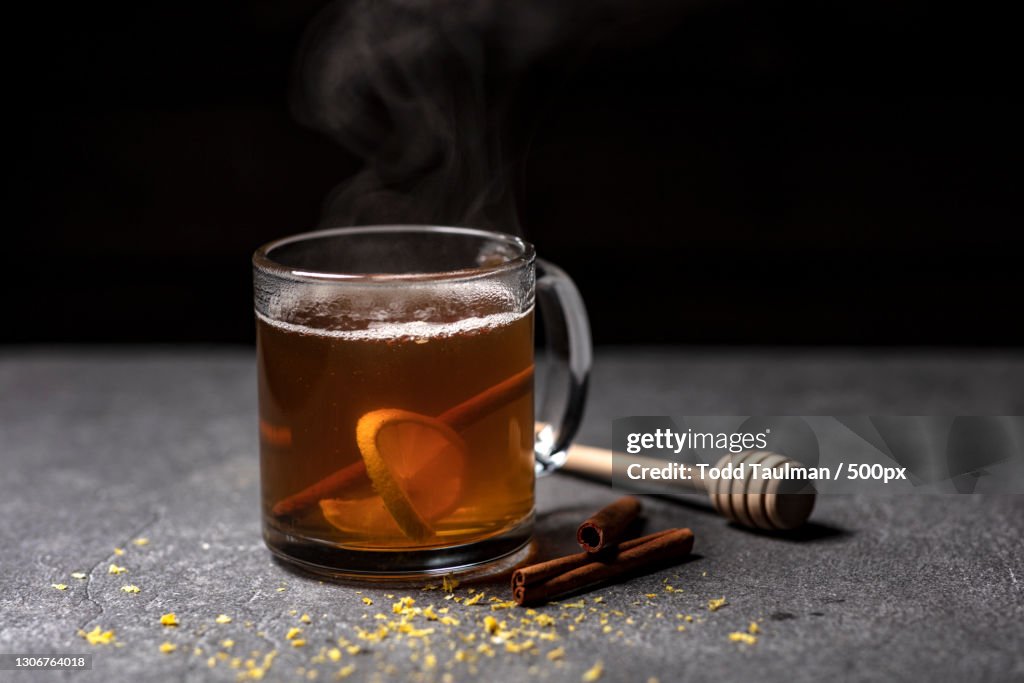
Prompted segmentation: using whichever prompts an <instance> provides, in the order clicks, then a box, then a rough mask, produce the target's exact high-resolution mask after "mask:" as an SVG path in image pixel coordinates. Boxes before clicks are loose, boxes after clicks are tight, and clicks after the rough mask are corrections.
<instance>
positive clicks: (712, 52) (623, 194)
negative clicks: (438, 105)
mask: <svg viewBox="0 0 1024 683" xmlns="http://www.w3.org/2000/svg"><path fill="white" fill-rule="evenodd" d="M322 4H323V3H320V2H314V1H312V0H307V1H305V2H283V3H272V2H265V1H264V2H245V3H243V2H232V3H199V2H176V3H173V4H172V3H163V4H160V3H155V4H139V5H135V6H130V7H113V6H105V5H103V4H99V5H96V4H79V5H66V6H54V5H38V6H36V7H35V8H34V9H32V10H30V11H28V12H27V13H26V14H24V16H20V17H19V18H18V19H17V20H16V21H13V22H11V23H10V24H9V26H11V28H12V30H13V31H14V32H15V33H16V34H17V36H16V38H15V41H14V43H12V44H9V45H8V48H7V50H8V52H9V53H10V54H8V60H7V61H8V66H9V68H10V70H11V71H12V72H13V78H12V80H10V81H9V82H8V84H7V99H8V102H9V106H10V108H11V109H12V110H14V111H15V112H16V113H18V114H19V115H20V116H19V123H18V124H17V125H11V126H10V127H8V130H7V132H8V136H9V138H8V149H9V151H10V156H8V159H9V160H10V163H9V171H12V175H13V176H14V180H13V182H11V183H9V189H11V190H13V194H12V197H13V200H12V203H11V204H10V205H9V208H10V209H11V211H10V213H9V214H8V215H9V218H8V221H7V230H6V234H7V236H8V238H9V240H11V241H12V242H13V245H14V246H13V248H12V249H11V250H10V251H9V252H8V256H9V258H8V259H7V264H6V266H5V269H4V271H5V278H6V279H8V280H9V285H8V286H7V287H6V288H5V291H6V293H7V297H6V300H5V304H4V306H5V309H6V318H7V322H6V324H5V325H4V334H3V336H2V340H3V341H4V342H15V343H30V342H239V343H248V342H250V341H251V340H252V338H253V321H252V309H251V304H250V296H251V290H250V286H251V285H250V282H251V280H250V265H249V256H250V254H251V252H252V250H253V249H254V248H255V247H256V246H258V245H259V244H261V243H263V242H265V241H267V240H270V239H272V238H275V237H279V236H282V235H285V234H289V233H294V232H299V231H303V230H307V229H311V228H314V227H317V226H318V224H319V222H320V218H321V211H322V207H323V202H324V200H325V198H326V196H327V195H328V193H329V192H330V190H331V189H332V188H333V187H334V186H336V185H337V184H338V183H339V182H341V181H343V180H344V179H346V178H348V177H350V176H351V175H352V174H353V173H354V172H355V171H356V170H357V169H358V168H359V163H358V161H357V160H356V159H355V158H353V157H352V156H350V155H349V154H348V153H347V152H346V151H345V150H343V149H342V148H340V147H339V146H338V145H336V144H335V143H333V142H332V141H330V140H329V139H328V138H326V137H324V136H323V135H321V134H320V133H317V132H315V131H312V130H309V129H307V128H304V127H302V126H301V125H300V124H298V123H297V122H296V121H295V119H294V118H293V117H292V115H291V113H290V111H289V102H288V91H289V84H290V82H291V80H292V76H293V72H292V70H293V66H294V64H293V61H294V57H295V54H296V49H297V46H298V43H299V40H300V38H301V36H302V33H303V29H304V27H305V26H307V25H308V23H309V21H310V20H311V18H312V17H313V16H314V15H315V14H316V13H317V11H318V10H319V9H320V7H321V5H322ZM640 6H641V5H639V4H638V5H637V7H640ZM624 26H625V28H624V29H623V30H624V31H628V30H630V29H629V28H628V26H629V24H628V22H624ZM1016 26H1017V24H1016V23H1015V22H1012V21H1010V18H1009V17H1005V16H999V15H996V14H993V13H991V12H989V11H988V10H983V9H980V8H979V5H976V4H974V5H972V4H963V5H960V6H959V7H950V8H948V9H947V8H944V7H941V6H937V5H934V4H929V3H915V2H847V3H828V2H825V3H822V2H771V1H769V2H759V1H752V2H724V3H706V4H702V5H700V6H695V7H694V8H692V9H690V10H688V11H687V12H686V13H685V14H680V16H678V17H677V18H675V19H673V20H672V21H671V22H667V23H666V24H665V25H664V26H662V27H661V30H659V31H656V32H652V33H651V34H650V35H649V36H648V35H639V36H637V37H636V39H634V40H627V41H605V42H602V41H601V40H595V41H594V44H593V45H592V46H591V48H590V49H588V50H587V51H586V52H585V53H582V54H581V53H580V52H578V51H577V52H575V53H574V54H573V55H572V59H567V58H566V56H565V55H559V54H557V53H556V54H552V55H550V56H549V57H548V58H546V59H545V60H542V61H541V62H539V63H537V64H535V65H534V66H533V67H532V68H531V69H530V70H529V71H528V72H527V73H525V74H524V75H523V82H522V83H521V87H520V88H519V90H518V94H517V98H518V99H517V101H516V102H515V111H517V112H522V113H524V115H522V116H521V117H519V119H518V120H519V121H520V122H521V124H520V129H519V130H516V131H514V132H515V139H519V140H524V141H527V142H528V146H527V145H525V144H524V146H523V148H522V150H521V151H522V154H521V158H520V159H519V161H520V162H521V163H520V167H519V169H518V173H517V174H516V182H517V185H516V194H517V198H518V205H519V210H520V218H521V223H522V230H523V232H524V234H525V235H526V236H527V237H528V238H529V239H531V240H532V241H534V242H535V243H536V244H537V245H538V248H539V250H540V252H541V254H542V255H544V256H546V257H547V258H549V259H550V260H552V261H555V262H557V263H559V264H560V265H562V266H563V267H565V268H566V269H567V270H569V271H570V273H572V274H573V276H574V277H575V279H576V280H577V283H578V284H579V286H580V289H581V290H582V292H583V294H584V297H585V298H586V300H587V302H588V305H589V309H590V314H591V317H592V323H593V327H594V332H595V340H596V341H597V342H598V343H633V342H638V343H639V342H643V343H654V342H671V343H689V344H705V343H731V344H765V343H768V344H775V343H782V344H819V343H822V344H881V345H891V344H927V345H967V346H986V345H1014V346H1019V345H1021V344H1024V334H1022V328H1021V325H1020V323H1019V318H1020V308H1021V306H1020V299H1021V292H1022V287H1021V284H1020V283H1021V275H1020V268H1019V261H1020V256H1019V255H1020V253H1021V248H1022V247H1024V240H1022V237H1021V234H1020V227H1021V225H1022V221H1021V210H1020V198H1019V187H1020V184H1019V180H1020V178H1019V170H1018V168H1019V165H1020V163H1021V158H1022V157H1021V154H1020V151H1021V148H1020V145H1019V127H1020V121H1021V120H1022V119H1024V116H1022V111H1021V110H1022V107H1021V102H1020V85H1019V81H1020V73H1019V71H1018V68H1017V64H1016V62H1015V57H1016V52H1017V49H1016V47H1015V44H1016V43H1017V41H1018V37H1017V36H1016V35H1015V33H1016V32H1017V30H1018V29H1017V28H1015V27H1016Z"/></svg>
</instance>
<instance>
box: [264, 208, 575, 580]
mask: <svg viewBox="0 0 1024 683" xmlns="http://www.w3.org/2000/svg"><path fill="white" fill-rule="evenodd" d="M253 268H254V289H255V309H256V329H257V335H256V338H257V365H258V382H259V427H260V469H261V492H262V513H263V534H264V539H265V541H266V543H267V546H268V547H269V548H270V550H271V551H272V552H273V553H274V554H275V555H277V556H278V557H280V558H282V559H285V560H287V561H290V562H293V563H296V564H298V565H300V566H301V567H303V568H305V569H307V570H310V571H313V572H316V573H321V574H327V575H331V576H336V577H351V578H409V577H415V576H418V575H429V574H433V573H443V572H451V571H459V572H464V571H470V570H477V569H481V568H488V567H490V568H494V567H496V566H497V565H499V564H501V563H502V561H503V560H504V561H506V562H508V561H511V560H513V559H518V558H519V556H521V555H522V554H523V553H524V552H525V548H526V545H527V543H528V542H529V540H530V537H531V533H532V527H533V510H534V478H535V475H537V474H545V473H548V472H551V471H553V470H554V469H556V468H557V467H559V466H560V465H561V464H562V463H563V462H564V460H565V450H566V449H567V448H568V446H569V443H570V441H571V440H572V437H573V436H574V434H575V432H576V429H577V427H578V425H579V422H580V418H581V417H582V411H583V403H584V398H585V394H586V388H587V377H588V373H589V371H590V362H591V348H590V330H589V327H588V323H587V316H586V310H585V308H584V306H583V301H582V299H581V298H580V295H579V293H578V291H577V290H576V287H575V285H573V283H572V281H571V280H570V279H569V278H568V276H567V275H566V274H565V273H564V272H562V271H561V270H560V269H558V268H557V267H555V266H553V265H551V264H548V263H545V262H543V261H540V260H538V259H536V258H535V254H534V248H533V246H532V245H531V244H529V243H527V242H525V241H523V240H521V239H519V238H518V237H514V236H511V235H505V234H501V233H494V232H487V231H483V230H474V229H469V228H451V227H434V226H415V225H408V226H406V225H394V226H390V225H389V226H371V227H356V228H337V229H331V230H322V231H318V232H310V233H305V234H301V235H294V236H291V237H286V238H284V239H280V240H277V241H274V242H270V243H269V244H266V245H264V246H262V247H260V248H259V249H258V250H257V251H256V253H255V254H254V255H253ZM535 297H536V300H537V302H539V303H540V305H541V309H542V312H543V313H544V323H545V327H546V330H547V338H548V348H547V350H548V352H549V354H550V355H551V356H553V358H552V362H551V363H549V364H548V366H547V370H548V372H547V373H546V374H548V375H558V374H562V375H565V376H566V377H565V378H564V379H567V381H562V382H560V384H562V385H563V388H562V390H561V391H558V392H556V391H550V390H549V389H550V388H551V387H550V386H545V387H544V388H545V389H546V391H545V392H544V393H545V401H544V402H542V403H541V405H540V409H539V410H538V414H539V415H538V416H539V417H540V418H541V419H542V421H541V422H537V423H536V425H537V426H535V420H534V379H535V377H534V374H535V373H534V317H533V311H534V299H535ZM537 379H538V380H540V379H551V378H550V377H547V378H537ZM538 383H540V382H538ZM550 384H551V382H548V385H550Z"/></svg>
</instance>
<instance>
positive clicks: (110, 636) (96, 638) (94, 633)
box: [78, 626, 117, 645]
mask: <svg viewBox="0 0 1024 683" xmlns="http://www.w3.org/2000/svg"><path fill="white" fill-rule="evenodd" d="M78 635H80V636H82V637H83V638H85V640H86V641H87V642H88V643H89V644H90V645H107V644H109V643H112V642H113V641H114V640H116V639H117V636H115V635H114V631H113V630H110V631H104V630H103V629H101V628H100V627H99V626H97V627H95V628H94V629H93V630H91V631H89V632H88V633H86V632H85V631H83V630H81V629H79V630H78Z"/></svg>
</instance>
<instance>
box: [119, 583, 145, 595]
mask: <svg viewBox="0 0 1024 683" xmlns="http://www.w3.org/2000/svg"><path fill="white" fill-rule="evenodd" d="M121 590H123V591H124V592H125V593H138V592H139V590H140V589H139V587H138V586H136V585H135V584H129V585H127V586H121Z"/></svg>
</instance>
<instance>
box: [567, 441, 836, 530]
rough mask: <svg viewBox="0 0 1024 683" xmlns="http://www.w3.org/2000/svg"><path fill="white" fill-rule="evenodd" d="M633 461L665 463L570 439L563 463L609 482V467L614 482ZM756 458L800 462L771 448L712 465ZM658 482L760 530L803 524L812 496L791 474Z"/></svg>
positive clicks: (766, 462) (767, 463)
mask: <svg viewBox="0 0 1024 683" xmlns="http://www.w3.org/2000/svg"><path fill="white" fill-rule="evenodd" d="M615 460H621V462H615ZM634 463H636V464H638V465H640V466H641V467H651V468H661V467H664V466H665V465H666V463H665V461H664V460H658V459H656V458H646V457H643V456H635V455H628V456H627V455H622V456H621V457H620V458H618V459H613V458H612V451H610V450H608V449H606V448H594V447H592V446H582V445H579V444H573V445H572V446H571V447H570V448H569V453H568V458H567V459H566V462H565V469H567V470H569V471H570V472H574V473H577V474H582V475H585V476H587V477H592V478H595V479H600V480H602V481H608V482H611V481H612V474H613V473H614V474H615V475H616V476H615V481H616V483H618V482H620V481H622V482H628V481H630V480H629V478H628V477H626V472H625V469H626V467H628V466H629V465H632V464H634ZM755 463H757V464H760V465H762V466H764V467H782V466H783V465H784V464H785V463H789V466H790V467H791V468H793V467H802V465H801V464H800V463H799V462H797V461H796V460H792V459H790V458H787V457H786V456H784V455H779V454H778V453H772V452H771V451H745V452H743V453H729V454H727V455H725V456H723V457H722V458H721V459H720V460H719V461H718V462H717V463H716V464H715V467H716V468H718V469H722V468H724V467H725V466H729V467H735V466H736V465H737V464H742V465H743V469H744V471H747V472H749V468H748V467H747V465H750V464H755ZM613 468H614V469H613ZM658 482H659V484H663V485H664V486H665V487H666V488H671V489H675V490H678V491H680V492H683V493H707V494H708V497H710V498H711V505H712V507H714V508H715V510H716V511H718V513H719V514H721V515H722V516H724V517H725V518H727V519H728V520H729V521H731V522H735V523H736V524H741V525H743V526H746V527H750V528H752V529H762V530H765V531H784V530H789V529H796V528H797V527H799V526H801V525H803V523H804V522H806V521H807V518H808V517H810V516H811V510H812V509H813V508H814V500H815V497H816V496H815V493H814V489H813V487H811V488H810V490H809V491H808V487H809V486H810V485H809V484H808V482H806V481H804V480H796V479H754V478H753V477H749V476H746V477H744V478H743V479H707V480H704V479H701V478H700V477H696V478H694V479H662V480H658Z"/></svg>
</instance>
